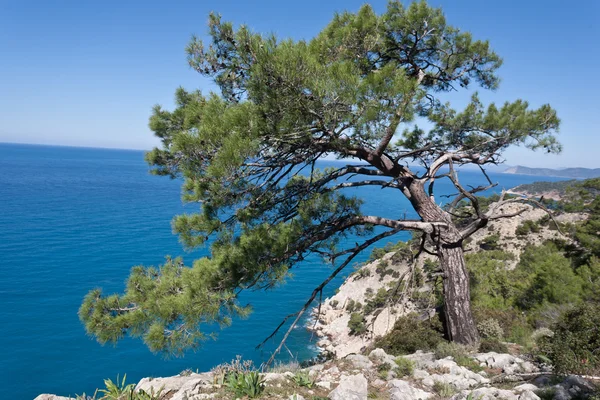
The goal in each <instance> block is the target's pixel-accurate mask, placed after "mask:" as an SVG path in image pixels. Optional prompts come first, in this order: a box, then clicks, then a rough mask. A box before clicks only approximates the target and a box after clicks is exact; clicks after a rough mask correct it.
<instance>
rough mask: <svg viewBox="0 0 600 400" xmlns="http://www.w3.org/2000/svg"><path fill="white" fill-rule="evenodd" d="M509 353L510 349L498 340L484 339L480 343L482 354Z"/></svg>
mask: <svg viewBox="0 0 600 400" xmlns="http://www.w3.org/2000/svg"><path fill="white" fill-rule="evenodd" d="M492 351H493V352H494V353H508V347H507V346H506V345H505V344H504V343H502V342H500V341H499V340H496V339H482V340H481V342H479V352H481V353H489V352H492Z"/></svg>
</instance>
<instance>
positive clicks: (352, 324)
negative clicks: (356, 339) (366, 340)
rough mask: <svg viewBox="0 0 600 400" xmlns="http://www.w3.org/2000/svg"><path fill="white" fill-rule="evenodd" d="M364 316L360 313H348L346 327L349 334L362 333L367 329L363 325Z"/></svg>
mask: <svg viewBox="0 0 600 400" xmlns="http://www.w3.org/2000/svg"><path fill="white" fill-rule="evenodd" d="M365 322H366V321H365V316H364V315H363V314H361V313H352V314H351V315H350V320H349V321H348V328H350V334H351V335H356V336H359V335H362V334H363V333H365V332H366V331H367V327H366V325H365Z"/></svg>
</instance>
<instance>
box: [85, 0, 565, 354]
mask: <svg viewBox="0 0 600 400" xmlns="http://www.w3.org/2000/svg"><path fill="white" fill-rule="evenodd" d="M208 36H209V43H204V42H203V41H202V40H200V39H199V38H193V39H192V41H191V42H190V44H189V45H188V47H187V49H186V50H187V54H188V63H189V65H190V66H191V67H192V68H193V69H194V70H196V71H197V72H198V73H200V74H201V75H202V76H205V77H207V78H209V79H212V81H213V82H214V83H215V85H216V88H217V91H218V93H215V92H212V93H201V92H200V91H186V90H184V89H183V88H179V89H177V91H176V93H175V109H174V110H172V111H168V110H165V109H163V108H162V107H160V106H156V107H155V108H154V110H153V113H152V116H151V118H150V123H149V126H150V129H151V130H152V131H153V132H154V134H155V135H156V136H157V137H158V138H159V139H160V140H161V144H162V145H161V147H160V148H155V149H154V150H152V151H150V152H148V153H147V154H146V160H147V162H148V163H149V164H150V165H151V168H152V172H153V173H154V174H157V175H165V176H170V177H172V178H180V179H182V180H183V187H182V198H183V200H184V201H185V202H189V203H193V204H200V205H201V207H200V209H199V210H191V211H190V212H189V213H187V214H183V215H179V216H177V217H175V218H174V220H173V222H172V226H173V230H174V232H175V233H177V234H178V235H179V237H180V240H181V242H182V243H183V244H184V245H185V246H186V247H188V248H190V249H195V248H197V247H199V246H204V245H208V246H210V249H209V253H210V257H207V258H202V259H200V260H196V261H195V262H193V263H192V265H191V266H184V265H183V264H182V263H181V262H180V261H179V260H170V259H168V260H167V262H166V263H165V264H164V265H162V266H159V267H157V268H153V267H142V266H139V267H135V268H134V269H133V270H132V271H131V275H130V278H129V280H128V282H127V286H126V289H125V292H124V294H122V295H113V296H105V295H104V294H103V293H102V291H101V290H100V289H95V290H93V291H91V292H90V293H89V294H88V295H87V296H86V298H85V299H84V302H83V304H82V306H81V308H80V312H79V315H80V318H81V320H82V322H83V323H84V325H85V327H86V330H87V332H88V333H89V334H91V335H93V336H95V337H96V338H97V339H98V340H99V341H100V342H101V343H107V342H111V343H114V342H116V341H118V340H119V339H121V338H123V337H124V336H126V335H129V336H133V337H140V338H143V340H144V341H145V343H146V344H147V345H148V347H149V348H150V349H151V350H153V351H157V352H163V353H165V354H177V355H179V354H182V353H183V352H184V351H185V350H187V349H189V348H196V347H197V346H199V344H200V343H201V341H202V340H204V339H206V338H207V337H209V336H211V335H212V334H214V332H205V331H204V330H203V329H206V328H208V329H212V328H213V327H214V326H216V325H218V326H220V327H224V326H227V325H229V323H230V322H231V320H232V319H233V318H236V317H243V316H246V315H247V314H248V313H249V311H250V309H249V308H248V307H242V306H241V305H240V304H239V303H238V298H237V296H238V293H239V292H240V291H241V290H245V289H270V288H273V287H275V286H277V285H279V284H281V283H282V282H284V281H285V279H286V277H288V276H289V270H290V268H292V267H294V266H295V265H296V264H298V263H300V262H302V261H303V260H304V259H305V257H306V256H307V255H309V254H321V255H323V257H324V259H325V260H326V261H327V262H337V260H336V259H337V258H338V257H339V256H340V254H346V255H347V256H349V257H350V258H348V259H347V262H350V260H351V257H353V256H354V255H352V254H349V253H343V252H340V249H339V248H338V247H340V245H342V244H343V243H345V239H347V238H348V237H349V236H352V237H361V238H362V237H366V238H365V239H364V240H363V239H360V240H361V243H364V244H365V247H364V248H366V244H370V243H371V242H368V241H369V240H371V239H373V240H374V241H377V240H375V239H383V236H377V237H376V236H375V235H377V233H376V232H378V231H376V230H375V226H374V225H382V226H384V227H387V228H389V229H392V228H393V229H396V226H398V225H401V227H406V228H407V229H419V228H418V227H422V226H423V224H426V221H424V220H423V221H421V220H417V221H413V224H412V225H411V226H409V225H407V224H408V222H406V221H404V218H403V217H401V218H400V219H399V220H385V219H382V218H377V217H378V216H365V215H363V214H362V213H361V205H362V201H361V200H360V199H358V198H355V197H351V196H349V195H348V192H347V191H344V188H346V187H348V186H352V185H359V186H360V185H362V184H367V183H365V182H364V181H362V182H361V181H356V182H355V181H352V180H348V179H347V178H349V177H350V176H357V177H359V178H361V179H362V178H364V179H367V177H368V179H369V183H368V184H375V185H378V186H379V187H380V188H382V189H385V190H394V193H398V191H397V188H398V187H399V185H401V186H403V187H405V189H406V191H407V192H406V193H408V192H413V194H414V195H413V194H410V197H411V199H417V198H423V199H427V200H426V201H427V202H429V200H428V199H429V197H428V196H427V195H426V193H425V188H424V184H425V183H426V182H429V183H432V182H433V180H435V178H436V176H437V172H438V170H437V169H436V170H435V171H434V170H431V171H428V172H426V173H425V175H423V176H421V172H420V171H417V170H415V171H413V170H411V169H410V168H409V167H407V165H408V164H409V162H410V163H413V162H418V163H421V164H422V165H421V166H424V167H426V170H427V167H429V166H431V165H432V164H434V163H435V162H439V163H440V166H443V165H444V164H447V163H448V158H447V157H446V156H447V154H448V153H452V154H455V155H460V157H459V159H457V160H455V162H456V163H460V164H467V163H477V164H478V165H485V164H489V163H496V162H497V161H498V159H499V158H500V157H501V154H502V153H503V151H504V150H505V149H506V148H508V147H509V146H512V145H517V146H524V147H527V148H530V149H538V148H540V149H544V150H546V151H548V152H558V151H559V150H560V145H559V144H558V142H557V141H556V139H555V136H554V133H555V131H556V130H557V128H558V126H559V119H558V117H557V116H556V112H555V111H554V110H553V109H552V108H551V107H550V106H549V105H542V106H541V107H539V108H538V109H531V108H530V107H529V105H528V104H527V102H525V101H523V100H516V101H514V102H512V103H509V102H507V103H505V104H504V105H502V106H496V105H495V104H490V105H487V106H486V105H484V104H483V103H482V102H481V101H480V99H479V98H478V96H477V95H474V96H473V97H472V99H471V101H470V102H469V104H468V105H467V106H466V107H465V108H464V110H462V111H458V110H455V109H453V108H451V105H450V103H446V102H445V100H446V98H445V97H446V96H445V95H444V93H445V92H451V91H453V90H455V89H456V90H458V89H459V88H463V89H465V90H470V89H471V88H472V86H473V85H478V86H480V87H481V88H484V89H495V88H496V87H497V86H498V83H499V77H498V76H497V75H496V71H497V69H498V68H499V67H500V65H501V63H502V61H501V59H500V57H499V56H498V55H497V54H496V53H495V52H494V51H493V50H492V49H491V47H490V45H489V43H488V42H487V41H481V40H476V39H474V38H473V36H472V35H471V34H470V33H469V32H462V31H460V30H459V29H458V28H455V27H453V26H451V25H450V24H448V23H447V21H446V18H445V16H444V15H443V13H442V11H441V10H440V9H438V8H434V7H431V6H429V5H427V3H426V2H425V1H418V2H413V3H412V4H410V5H409V6H407V7H405V6H403V5H402V3H401V2H400V1H390V2H389V3H388V6H387V9H386V10H385V11H383V12H382V13H381V14H377V13H375V11H374V10H373V8H372V7H371V6H369V5H364V6H363V7H361V9H360V10H359V11H358V12H356V13H348V12H344V13H340V14H337V15H336V16H334V18H333V19H332V21H331V22H330V23H329V24H328V25H327V26H326V27H325V28H324V29H323V30H322V31H321V32H320V33H319V34H318V35H316V37H314V38H312V39H310V40H292V39H286V40H281V39H278V38H277V37H275V35H272V34H270V35H261V34H258V33H255V32H253V31H251V30H250V29H249V28H248V27H245V26H241V27H239V28H235V27H234V26H233V25H232V24H231V23H228V22H225V21H222V19H221V17H220V16H218V15H215V14H211V16H210V18H209V35H208ZM442 100H444V102H442ZM421 119H423V120H426V124H425V126H428V127H430V129H428V130H425V129H422V128H420V127H419V126H414V127H411V128H407V127H409V126H411V124H412V123H413V122H414V121H415V120H421ZM401 127H402V128H401ZM403 128H407V129H404V131H403ZM396 131H398V132H402V131H403V132H402V133H401V134H400V135H398V136H399V137H397V138H393V136H394V133H395V132H396ZM323 154H333V155H335V156H336V157H338V158H340V159H347V158H354V159H357V160H358V161H364V162H366V163H367V164H365V165H364V166H358V167H357V166H356V165H354V164H355V162H354V161H353V162H352V164H351V165H345V166H343V167H340V168H329V169H323V170H321V169H319V168H315V163H316V161H317V160H318V159H319V158H320V157H321V156H322V155H323ZM373 175H377V176H378V178H377V179H371V177H372V176H373ZM415 178H418V179H415ZM408 182H411V184H410V185H405V184H406V183H408ZM431 187H432V188H433V185H432V186H431ZM403 193H404V192H403ZM406 193H405V194H406ZM415 207H416V209H417V210H420V209H421V207H420V206H415ZM435 207H437V206H435ZM437 211H440V212H441V210H439V209H437ZM468 219H469V218H467V220H468ZM467 222H468V221H467ZM416 227H417V228H416ZM394 233H395V232H394ZM398 246H400V247H399V248H398V249H396V250H395V255H394V260H397V259H405V258H407V257H412V251H413V248H412V247H410V246H411V245H404V244H402V245H398ZM342 262H344V261H342ZM381 272H383V274H393V272H394V271H392V270H390V269H387V267H386V268H385V269H383V270H382V271H381ZM336 273H337V272H336Z"/></svg>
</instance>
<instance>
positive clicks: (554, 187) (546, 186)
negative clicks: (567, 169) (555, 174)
mask: <svg viewBox="0 0 600 400" xmlns="http://www.w3.org/2000/svg"><path fill="white" fill-rule="evenodd" d="M576 182H577V180H575V179H572V180H568V181H558V182H533V183H526V184H523V185H519V186H517V187H515V188H512V189H511V190H510V191H511V192H512V193H520V194H526V195H529V196H544V197H545V198H549V199H555V200H559V199H560V198H561V197H562V196H564V194H565V191H566V190H567V188H568V187H570V186H572V185H573V184H575V183H576Z"/></svg>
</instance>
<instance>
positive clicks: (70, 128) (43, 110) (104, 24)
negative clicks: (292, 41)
mask: <svg viewBox="0 0 600 400" xmlns="http://www.w3.org/2000/svg"><path fill="white" fill-rule="evenodd" d="M363 3H364V1H354V0H344V1H341V0H327V1H323V0H321V1H316V0H304V1H299V2H283V1H273V0H255V1H242V0H236V1H233V0H222V1H218V2H217V1H206V0H204V1H202V0H196V1H173V2H166V1H164V0H163V1H152V0H146V1H134V0H128V1H113V0H104V1H82V0H79V1H60V0H56V1H29V0H11V1H4V0H0V110H1V112H0V142H18V143H41V144H60V145H72V146H93V147H115V148H134V149H150V148H151V147H153V146H155V145H157V144H158V141H157V140H156V139H154V138H153V136H152V133H151V132H150V130H149V129H148V127H147V122H148V117H149V115H150V110H151V107H152V106H153V105H154V104H157V103H158V104H162V105H163V106H165V107H171V106H172V104H173V93H174V90H175V88H176V87H178V86H180V85H181V86H184V87H186V88H189V89H193V88H201V89H203V90H208V89H209V88H210V83H209V82H208V81H207V80H206V79H203V78H201V77H200V76H199V75H197V74H196V73H195V72H193V71H192V70H190V69H189V67H188V66H187V63H186V59H185V52H184V48H185V46H186V44H187V42H188V41H189V38H190V36H191V35H192V34H194V33H195V34H198V35H200V36H204V35H205V34H206V31H207V27H206V21H207V16H208V13H209V12H210V11H213V10H214V11H216V12H219V13H221V14H222V15H223V17H224V18H225V19H227V20H231V21H233V22H234V23H236V24H240V23H245V24H247V25H249V26H250V27H252V28H253V30H255V31H258V32H264V33H269V32H274V33H276V34H277V35H279V36H282V37H292V38H296V39H300V38H304V39H309V38H311V37H313V36H314V35H315V34H316V33H318V32H319V31H320V29H321V28H323V27H324V26H325V25H326V24H327V22H328V21H329V20H330V19H331V16H332V15H333V13H334V12H335V11H341V10H345V9H347V10H351V11H356V10H357V9H358V8H359V7H360V5H361V4H363ZM371 4H372V5H373V6H374V8H375V9H376V10H377V11H379V12H381V11H383V10H384V9H385V5H386V2H385V1H379V0H377V1H372V2H371ZM430 4H432V5H436V6H442V8H443V9H444V12H445V14H446V17H447V20H448V22H449V23H450V24H452V25H454V26H457V27H459V28H461V29H463V30H468V31H471V32H472V33H473V34H474V36H475V37H476V38H479V39H488V40H490V42H491V45H492V47H493V48H494V49H495V50H496V52H497V53H499V54H500V55H501V56H502V57H503V58H504V65H503V67H502V68H501V69H500V71H499V74H500V76H501V77H502V83H501V86H500V89H499V90H498V91H496V92H493V93H485V94H483V95H482V99H483V100H484V101H486V102H489V101H496V102H499V103H502V102H504V101H505V100H515V99H517V98H523V99H526V100H528V101H529V102H530V104H531V105H532V106H539V105H541V104H544V103H550V104H551V105H552V106H553V107H555V108H556V109H557V110H558V113H559V116H560V118H561V120H562V126H561V132H560V136H559V137H560V140H561V142H562V143H563V144H564V152H563V154H562V155H560V156H548V155H545V154H542V153H532V152H529V151H525V150H521V149H515V150H510V151H509V152H508V153H507V154H506V158H507V162H508V163H509V164H513V165H514V164H521V165H529V166H539V167H541V166H544V167H568V166H583V167H600V161H599V160H600V156H599V149H600V131H599V129H598V126H599V125H600V101H599V100H598V96H599V95H600V78H598V72H597V71H598V68H599V67H598V66H599V65H600V55H599V52H598V43H599V42H600V24H598V22H597V21H598V19H599V17H600V2H598V1H596V0H582V1H578V2H569V1H564V0H546V1H538V0H520V1H516V0H502V1H492V0H431V1H430ZM467 98H468V94H461V95H456V96H453V103H455V104H456V105H457V106H459V105H461V104H464V102H465V100H466V99H467Z"/></svg>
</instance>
